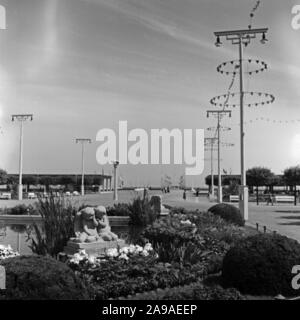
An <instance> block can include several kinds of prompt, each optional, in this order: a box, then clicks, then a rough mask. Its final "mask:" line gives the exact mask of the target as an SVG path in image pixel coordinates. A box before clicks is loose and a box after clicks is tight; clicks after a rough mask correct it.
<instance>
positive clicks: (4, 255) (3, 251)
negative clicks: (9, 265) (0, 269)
mask: <svg viewBox="0 0 300 320" xmlns="http://www.w3.org/2000/svg"><path fill="white" fill-rule="evenodd" d="M19 255H20V254H19V253H18V252H15V251H13V249H12V247H11V246H10V245H8V246H7V247H5V246H4V245H1V244H0V260H4V259H8V258H13V257H16V256H19Z"/></svg>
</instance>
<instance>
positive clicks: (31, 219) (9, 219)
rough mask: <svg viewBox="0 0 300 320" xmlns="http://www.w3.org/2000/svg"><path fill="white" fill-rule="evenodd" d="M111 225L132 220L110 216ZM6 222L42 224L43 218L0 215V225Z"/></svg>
mask: <svg viewBox="0 0 300 320" xmlns="http://www.w3.org/2000/svg"><path fill="white" fill-rule="evenodd" d="M108 219H109V223H110V225H111V226H112V227H124V226H128V224H129V220H130V218H129V217H127V216H124V217H123V216H109V217H108ZM1 222H6V223H7V224H30V223H34V222H35V223H41V222H42V217H41V216H25V215H19V216H18V215H0V223H1Z"/></svg>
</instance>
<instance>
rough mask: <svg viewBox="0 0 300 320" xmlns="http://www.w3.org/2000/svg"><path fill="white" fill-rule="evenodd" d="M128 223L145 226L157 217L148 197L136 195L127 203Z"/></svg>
mask: <svg viewBox="0 0 300 320" xmlns="http://www.w3.org/2000/svg"><path fill="white" fill-rule="evenodd" d="M129 210H130V215H129V216H130V224H132V225H135V226H147V225H150V224H152V223H153V222H154V221H155V220H156V219H157V217H158V213H157V212H155V210H154V208H153V206H152V205H151V203H150V200H149V198H148V197H144V198H141V197H137V198H135V199H134V200H133V202H132V203H131V204H130V205H129Z"/></svg>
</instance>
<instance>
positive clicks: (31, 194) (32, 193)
mask: <svg viewBox="0 0 300 320" xmlns="http://www.w3.org/2000/svg"><path fill="white" fill-rule="evenodd" d="M36 198H37V195H36V194H35V193H34V192H29V193H28V199H36Z"/></svg>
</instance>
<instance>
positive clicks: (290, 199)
mask: <svg viewBox="0 0 300 320" xmlns="http://www.w3.org/2000/svg"><path fill="white" fill-rule="evenodd" d="M274 200H275V202H292V203H293V202H294V201H295V197H294V196H275V197H274Z"/></svg>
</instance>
